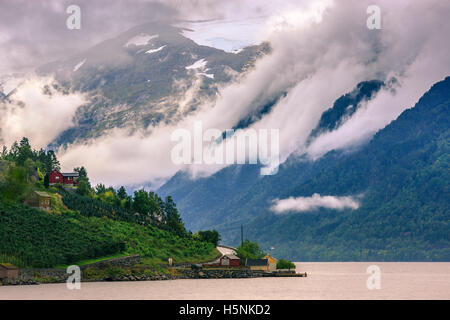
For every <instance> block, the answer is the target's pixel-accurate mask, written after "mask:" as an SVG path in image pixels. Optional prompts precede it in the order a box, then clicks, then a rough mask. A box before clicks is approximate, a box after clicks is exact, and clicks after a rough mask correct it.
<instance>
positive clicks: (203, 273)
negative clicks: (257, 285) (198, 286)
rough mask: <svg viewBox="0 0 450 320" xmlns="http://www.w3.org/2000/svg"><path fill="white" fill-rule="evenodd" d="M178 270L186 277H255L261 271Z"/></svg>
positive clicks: (182, 276)
mask: <svg viewBox="0 0 450 320" xmlns="http://www.w3.org/2000/svg"><path fill="white" fill-rule="evenodd" d="M177 272H178V273H179V274H180V278H184V279H222V278H254V277H259V276H260V274H259V273H255V272H253V271H252V270H248V269H229V270H227V269H220V270H211V269H202V270H189V269H177Z"/></svg>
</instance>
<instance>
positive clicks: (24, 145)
mask: <svg viewBox="0 0 450 320" xmlns="http://www.w3.org/2000/svg"><path fill="white" fill-rule="evenodd" d="M32 158H33V150H32V149H31V146H30V141H29V140H28V138H25V137H23V138H22V140H20V143H19V146H18V149H17V164H19V165H20V166H22V165H24V163H25V161H26V160H27V159H32Z"/></svg>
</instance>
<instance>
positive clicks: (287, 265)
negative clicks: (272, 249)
mask: <svg viewBox="0 0 450 320" xmlns="http://www.w3.org/2000/svg"><path fill="white" fill-rule="evenodd" d="M277 269H295V264H293V263H292V262H291V261H289V260H284V259H280V260H278V262H277Z"/></svg>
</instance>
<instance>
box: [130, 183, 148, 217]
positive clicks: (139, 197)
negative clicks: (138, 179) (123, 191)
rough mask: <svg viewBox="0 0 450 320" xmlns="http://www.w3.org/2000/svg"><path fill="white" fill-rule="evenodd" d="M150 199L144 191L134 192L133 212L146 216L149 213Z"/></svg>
mask: <svg viewBox="0 0 450 320" xmlns="http://www.w3.org/2000/svg"><path fill="white" fill-rule="evenodd" d="M149 203H150V198H149V196H148V192H147V191H145V190H144V189H140V190H136V191H135V192H134V198H133V210H134V211H135V212H137V213H139V214H141V215H144V216H147V215H148V214H149V212H150V205H149Z"/></svg>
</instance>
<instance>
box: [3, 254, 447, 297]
mask: <svg viewBox="0 0 450 320" xmlns="http://www.w3.org/2000/svg"><path fill="white" fill-rule="evenodd" d="M296 265H297V271H298V272H305V271H306V272H307V273H308V277H307V278H254V279H205V280H203V279H202V280H170V281H139V282H90V283H82V286H81V290H68V289H67V288H66V285H65V284H46V285H37V286H3V287H0V299H219V300H220V299H276V300H278V299H446V300H448V299H450V263H449V262H442V263H441V262H431V263H428V262H379V263H377V262H323V263H322V262H307V263H296ZM370 265H377V266H378V267H379V268H380V271H381V288H380V289H373V290H369V289H368V288H367V285H366V282H367V279H368V277H369V274H367V273H366V270H367V267H368V266H370Z"/></svg>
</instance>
